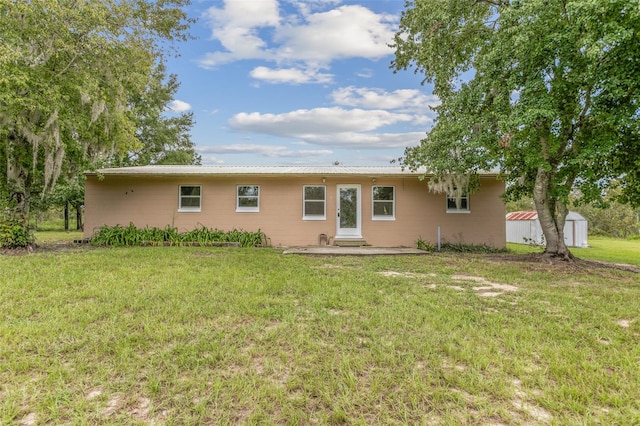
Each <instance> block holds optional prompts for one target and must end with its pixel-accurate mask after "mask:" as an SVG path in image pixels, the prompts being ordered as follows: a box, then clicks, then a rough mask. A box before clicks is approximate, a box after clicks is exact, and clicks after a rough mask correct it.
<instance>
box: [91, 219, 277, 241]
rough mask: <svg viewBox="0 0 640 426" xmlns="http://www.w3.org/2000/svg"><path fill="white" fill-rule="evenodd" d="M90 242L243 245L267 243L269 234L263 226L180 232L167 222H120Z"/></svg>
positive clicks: (200, 228) (98, 233)
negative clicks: (157, 224) (161, 224)
mask: <svg viewBox="0 0 640 426" xmlns="http://www.w3.org/2000/svg"><path fill="white" fill-rule="evenodd" d="M90 243H91V244H92V245H94V246H137V245H141V244H164V243H169V244H171V245H180V244H185V243H198V244H200V245H208V244H213V243H238V244H240V246H242V247H256V246H264V245H266V236H265V235H264V233H263V232H262V231H260V230H257V231H255V232H249V231H243V230H240V229H232V230H230V231H226V232H225V231H221V230H219V229H210V228H207V227H205V226H201V227H198V228H195V229H192V230H191V231H187V232H183V233H180V232H178V229H177V228H174V227H172V226H169V225H167V226H166V227H164V228H155V227H154V228H150V227H148V226H147V227H144V228H137V227H136V226H135V225H134V224H133V223H130V224H129V226H126V227H123V226H120V225H115V226H103V227H101V228H100V229H98V231H97V232H95V233H94V234H93V236H92V237H91V239H90Z"/></svg>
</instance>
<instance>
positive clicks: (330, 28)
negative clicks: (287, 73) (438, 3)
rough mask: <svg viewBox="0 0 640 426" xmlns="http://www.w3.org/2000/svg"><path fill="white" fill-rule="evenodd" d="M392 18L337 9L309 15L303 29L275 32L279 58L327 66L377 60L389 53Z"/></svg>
mask: <svg viewBox="0 0 640 426" xmlns="http://www.w3.org/2000/svg"><path fill="white" fill-rule="evenodd" d="M395 29H396V18H395V17H393V16H391V15H381V14H376V13H374V12H372V11H371V10H369V9H367V8H366V7H364V6H360V5H351V6H341V7H339V8H337V9H333V10H330V11H328V12H321V13H315V14H311V15H309V16H308V17H307V22H306V24H305V25H296V24H285V25H283V26H282V27H281V28H279V29H278V31H277V32H276V37H275V40H276V41H277V42H280V43H281V46H280V49H279V56H280V58H286V59H292V60H303V61H308V62H311V63H325V64H326V63H330V62H332V61H333V60H335V59H342V58H369V59H379V58H382V57H384V56H387V55H390V54H391V53H392V52H393V51H392V49H391V48H390V47H389V46H388V44H389V43H390V42H391V41H393V36H394V34H395Z"/></svg>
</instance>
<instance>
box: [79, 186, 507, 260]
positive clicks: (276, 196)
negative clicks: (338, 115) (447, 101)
mask: <svg viewBox="0 0 640 426" xmlns="http://www.w3.org/2000/svg"><path fill="white" fill-rule="evenodd" d="M322 179H323V178H322V177H317V176H302V177H297V176H296V177H292V176H274V177H264V176H207V175H202V176H189V175H185V176H113V175H107V176H104V177H103V179H102V180H99V179H98V178H97V177H96V176H88V177H87V181H86V192H85V216H86V218H85V236H87V237H88V236H90V235H91V234H93V232H94V231H95V230H96V229H97V228H99V227H100V226H102V225H110V226H113V225H116V224H120V225H123V226H126V225H128V224H129V223H133V224H135V225H136V226H138V227H144V226H150V227H154V226H155V227H165V226H167V225H171V226H175V227H177V228H178V229H179V230H180V231H187V230H189V229H193V228H194V227H197V226H199V225H203V226H206V227H209V228H218V229H221V230H225V231H227V230H230V229H233V228H237V229H243V230H246V231H255V230H257V229H261V230H262V231H263V232H264V233H265V234H266V235H267V237H269V239H270V241H271V244H272V245H274V246H293V245H317V244H318V238H319V235H320V234H326V235H327V236H329V237H330V238H333V237H334V236H335V234H336V216H337V215H336V192H337V191H336V186H337V185H338V184H359V185H361V207H362V208H361V215H362V238H363V239H365V240H366V241H367V243H368V244H371V245H373V246H380V247H398V246H409V247H415V244H416V241H417V240H418V238H422V239H423V240H425V241H428V242H430V243H432V244H436V243H437V235H438V227H440V230H441V236H442V240H443V241H444V240H446V241H450V242H456V243H457V242H461V243H465V244H489V245H492V246H495V247H504V246H505V240H506V231H505V219H504V217H505V207H504V204H503V202H502V201H501V199H500V198H499V196H500V195H501V194H502V192H503V191H504V184H503V183H502V182H500V181H498V180H496V179H495V178H493V177H491V178H482V179H481V184H480V190H479V191H478V192H477V193H475V194H472V195H471V196H470V200H469V204H470V212H469V213H447V212H446V198H445V196H444V195H443V194H433V193H431V192H429V191H428V189H427V185H426V182H424V181H420V180H418V179H417V178H415V177H402V178H391V177H388V178H387V177H378V178H376V185H382V186H394V187H395V194H396V195H395V196H396V202H395V206H396V215H395V220H391V221H377V220H372V200H371V198H372V195H371V187H372V186H373V185H374V184H373V183H372V179H371V178H370V177H363V176H349V177H326V178H325V179H326V182H324V183H323V182H322ZM180 185H201V186H202V208H201V211H200V212H179V211H178V199H179V194H178V188H179V186H180ZM236 185H259V186H260V211H259V212H236ZM303 185H326V194H327V202H326V210H327V214H326V219H325V220H303V218H302V203H303V202H302V192H303Z"/></svg>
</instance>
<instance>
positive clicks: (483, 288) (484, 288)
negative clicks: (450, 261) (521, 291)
mask: <svg viewBox="0 0 640 426" xmlns="http://www.w3.org/2000/svg"><path fill="white" fill-rule="evenodd" d="M451 279H452V280H454V281H463V282H464V281H470V282H474V283H478V284H481V285H480V286H476V287H472V289H473V290H475V291H477V292H478V295H479V296H482V297H496V296H500V295H502V294H504V293H505V292H507V291H516V290H518V287H516V286H513V285H509V284H500V283H494V282H491V281H489V280H487V279H485V278H482V277H475V276H470V275H453V276H452V277H451Z"/></svg>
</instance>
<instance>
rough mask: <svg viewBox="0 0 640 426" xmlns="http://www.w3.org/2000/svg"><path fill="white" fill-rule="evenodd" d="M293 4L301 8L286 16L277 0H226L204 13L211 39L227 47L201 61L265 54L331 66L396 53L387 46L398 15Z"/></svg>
mask: <svg viewBox="0 0 640 426" xmlns="http://www.w3.org/2000/svg"><path fill="white" fill-rule="evenodd" d="M289 3H290V4H293V5H294V6H296V7H298V13H297V14H294V15H287V16H284V17H282V16H281V15H280V9H279V3H278V2H277V1H276V0H260V1H247V0H225V2H224V6H223V7H222V8H217V7H211V8H209V9H208V10H207V12H206V13H205V14H204V18H205V21H206V22H207V23H208V24H209V26H210V28H211V36H212V39H214V40H217V41H218V42H219V43H220V44H221V47H222V49H220V50H216V51H213V52H209V53H207V54H205V55H204V56H203V57H202V58H201V59H200V60H199V65H200V66H201V67H203V68H215V67H217V66H220V65H222V64H226V63H230V62H234V61H238V60H243V59H262V60H267V61H272V62H276V63H278V64H283V63H286V64H295V67H293V68H295V69H298V70H300V69H309V68H310V67H311V68H322V67H326V66H328V64H330V63H331V62H332V61H334V60H336V59H345V58H368V59H374V60H375V59H380V58H382V57H384V56H387V55H391V54H392V53H393V51H392V49H391V48H390V47H389V46H388V43H389V42H391V41H392V39H393V36H394V33H395V30H396V29H397V17H395V16H393V15H388V14H376V13H374V12H373V11H371V10H370V9H368V8H366V7H364V6H361V5H345V6H340V7H338V8H335V9H331V10H329V11H324V12H317V13H314V12H313V11H312V10H314V9H316V8H319V7H325V8H326V7H328V6H332V5H334V4H335V3H337V1H334V0H324V1H322V0H316V1H312V2H301V1H291V0H290V1H289ZM303 64H304V65H303ZM284 81H286V80H283V82H284ZM292 81H293V82H294V83H296V84H299V82H298V80H296V79H294V80H292ZM306 82H314V83H315V82H317V81H316V80H314V79H311V80H307V81H306Z"/></svg>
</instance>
